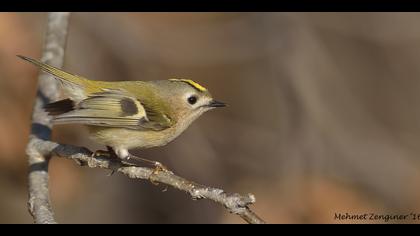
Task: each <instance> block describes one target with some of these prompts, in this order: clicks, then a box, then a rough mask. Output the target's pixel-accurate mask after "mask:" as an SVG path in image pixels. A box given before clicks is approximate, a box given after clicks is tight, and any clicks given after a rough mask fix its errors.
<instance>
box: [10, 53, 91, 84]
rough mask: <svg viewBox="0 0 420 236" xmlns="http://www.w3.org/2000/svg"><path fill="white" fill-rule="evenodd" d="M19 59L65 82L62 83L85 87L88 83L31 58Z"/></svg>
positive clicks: (76, 76) (22, 57)
mask: <svg viewBox="0 0 420 236" xmlns="http://www.w3.org/2000/svg"><path fill="white" fill-rule="evenodd" d="M17 57H19V58H21V59H23V60H25V61H28V62H30V63H32V64H34V65H36V66H38V67H39V68H41V69H42V70H43V71H45V72H47V73H49V74H51V75H53V76H55V77H56V78H58V79H60V80H63V81H62V82H70V83H72V84H77V85H83V84H84V83H85V81H87V79H85V78H83V77H81V76H78V75H73V74H70V73H68V72H65V71H63V70H61V69H58V68H56V67H54V66H50V65H48V64H45V63H43V62H40V61H38V60H35V59H32V58H29V57H25V56H21V55H17Z"/></svg>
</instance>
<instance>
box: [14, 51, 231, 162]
mask: <svg viewBox="0 0 420 236" xmlns="http://www.w3.org/2000/svg"><path fill="white" fill-rule="evenodd" d="M18 57H20V58H22V59H24V60H26V61H29V62H31V63H33V64H34V65H36V66H38V67H40V68H41V69H42V70H43V71H44V72H47V73H49V74H51V75H53V76H54V78H56V79H57V80H58V81H59V82H61V84H62V88H63V90H64V92H65V94H66V95H67V96H68V98H66V99H64V100H60V101H56V102H53V103H50V104H48V105H46V107H45V110H46V111H47V112H48V113H49V114H50V115H52V116H53V123H54V124H71V123H77V124H83V125H86V126H87V127H88V128H89V133H90V137H91V138H92V139H93V140H95V141H96V142H98V143H101V144H104V145H106V146H107V147H108V149H109V151H110V152H111V153H112V155H116V156H118V157H119V158H121V159H129V158H131V157H134V156H132V155H131V154H130V153H129V152H128V150H129V149H132V148H150V147H155V146H163V145H166V144H167V143H169V142H170V141H172V140H173V139H175V138H176V137H177V136H178V135H180V134H181V133H182V132H183V131H184V130H185V129H186V128H187V127H188V126H189V125H190V124H191V123H192V122H193V121H194V120H196V119H197V118H198V117H200V116H201V115H202V114H203V113H204V112H206V111H209V110H211V109H213V108H216V107H224V106H226V105H225V103H223V102H218V101H216V100H214V99H213V98H212V96H211V94H210V93H209V91H208V90H207V89H206V88H204V87H203V86H201V85H199V84H198V83H196V82H194V81H192V80H186V79H169V80H157V81H120V82H106V81H93V80H88V79H86V78H83V77H81V76H78V75H73V74H70V73H67V72H65V71H62V70H60V69H58V68H55V67H53V66H50V65H47V64H45V63H42V62H40V61H37V60H34V59H31V58H28V57H24V56H18ZM111 149H112V150H111ZM140 159H141V158H140ZM157 163H158V162H154V164H157Z"/></svg>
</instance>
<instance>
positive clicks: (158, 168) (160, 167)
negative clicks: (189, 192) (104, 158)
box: [127, 153, 168, 172]
mask: <svg viewBox="0 0 420 236" xmlns="http://www.w3.org/2000/svg"><path fill="white" fill-rule="evenodd" d="M127 159H134V160H137V161H141V162H144V163H147V164H149V165H153V166H154V167H155V170H154V171H153V172H157V171H168V168H167V167H166V166H164V165H163V164H162V163H160V162H158V161H151V160H148V159H145V158H142V157H138V156H134V155H133V154H130V153H128V157H127Z"/></svg>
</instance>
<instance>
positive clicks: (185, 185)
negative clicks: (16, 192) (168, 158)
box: [33, 140, 264, 224]
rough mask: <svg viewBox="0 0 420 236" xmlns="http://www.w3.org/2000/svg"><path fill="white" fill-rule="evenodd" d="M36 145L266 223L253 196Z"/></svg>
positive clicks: (58, 147)
mask: <svg viewBox="0 0 420 236" xmlns="http://www.w3.org/2000/svg"><path fill="white" fill-rule="evenodd" d="M33 145H34V146H35V147H36V148H37V150H39V152H40V153H42V154H44V155H47V154H52V155H56V156H59V157H64V158H68V159H72V160H74V161H76V162H77V163H78V164H79V165H81V166H85V165H87V166H89V167H91V168H103V169H110V170H113V171H116V172H119V173H122V174H124V175H126V176H128V177H129V178H133V179H145V180H150V181H152V182H153V183H163V184H166V185H168V186H171V187H174V188H176V189H178V190H181V191H184V192H187V193H189V194H190V195H191V197H192V198H193V199H209V200H212V201H214V202H216V203H219V204H221V205H223V206H224V207H226V208H227V209H228V210H229V211H230V212H231V213H234V214H237V215H239V216H240V217H242V218H243V219H244V220H245V221H247V222H248V223H254V224H260V223H264V221H263V220H262V219H261V218H259V217H258V216H257V215H256V214H255V213H254V212H252V211H251V210H250V209H249V207H248V206H249V205H250V204H252V203H254V202H255V197H254V196H253V195H252V194H247V195H245V196H243V195H240V194H237V193H233V194H231V193H226V192H225V191H223V190H222V189H218V188H211V187H207V186H203V185H201V184H197V183H194V182H192V181H189V180H186V179H184V178H182V177H179V176H177V175H175V174H173V173H172V172H170V171H166V170H154V169H150V168H146V167H138V166H135V165H133V164H129V163H125V162H121V161H120V160H118V159H116V158H114V159H111V158H106V157H94V156H93V155H92V152H91V151H89V150H88V149H86V148H81V147H75V146H71V145H63V144H58V143H54V142H50V141H45V140H36V141H34V143H33Z"/></svg>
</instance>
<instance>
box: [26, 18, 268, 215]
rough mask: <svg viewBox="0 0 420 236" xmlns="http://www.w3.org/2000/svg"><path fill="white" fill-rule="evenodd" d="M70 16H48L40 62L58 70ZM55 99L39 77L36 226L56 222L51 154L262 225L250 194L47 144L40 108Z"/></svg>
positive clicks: (34, 146) (32, 148) (32, 149)
mask: <svg viewBox="0 0 420 236" xmlns="http://www.w3.org/2000/svg"><path fill="white" fill-rule="evenodd" d="M69 16H70V14H69V13H50V14H49V16H48V30H47V39H46V42H45V49H44V53H43V57H42V60H43V61H44V62H46V63H48V64H51V65H53V66H56V67H61V66H62V63H63V55H64V46H65V41H66V35H67V26H68V19H69ZM57 97H58V90H57V84H56V83H55V81H54V80H53V79H52V78H50V76H49V75H47V74H41V75H40V76H39V81H38V94H37V98H36V101H35V105H34V110H33V115H32V132H31V135H30V138H29V139H30V140H29V143H28V146H27V149H26V152H27V155H28V157H29V164H30V171H29V201H28V207H29V211H30V213H31V214H32V216H33V217H34V221H35V222H36V223H56V222H55V220H54V216H53V211H52V209H51V204H50V200H49V190H48V162H49V159H50V157H51V156H52V155H56V156H59V157H65V158H68V159H72V160H74V161H76V162H77V163H78V164H79V165H87V166H89V167H91V168H104V169H111V170H113V171H117V172H120V173H122V174H124V175H127V176H128V177H129V178H135V179H146V180H150V181H152V182H153V183H163V184H166V185H168V186H172V187H174V188H176V189H178V190H182V191H185V192H187V193H189V194H190V195H191V197H192V198H193V199H209V200H212V201H214V202H216V203H219V204H221V205H223V206H224V207H225V208H227V209H228V210H229V211H230V212H231V213H234V214H237V215H239V216H240V217H242V218H243V219H244V220H245V221H247V222H248V223H264V221H263V220H262V219H261V218H259V217H258V216H257V215H256V214H255V213H254V212H252V211H251V210H250V209H249V207H248V206H249V205H250V204H252V203H254V202H255V197H254V196H253V195H252V194H248V195H245V196H243V195H240V194H237V193H234V194H230V193H226V192H225V191H223V190H222V189H217V188H211V187H207V186H203V185H201V184H197V183H194V182H192V181H189V180H186V179H184V178H182V177H179V176H177V175H175V174H173V173H172V172H170V171H167V170H154V169H150V168H145V167H138V166H135V165H133V164H130V163H125V162H122V161H120V160H118V159H110V158H103V157H95V156H93V155H92V152H91V151H89V150H88V149H85V148H81V147H75V146H71V145H62V144H58V143H54V142H51V141H49V140H50V137H51V126H52V125H51V120H50V117H49V116H47V114H46V113H45V112H44V111H43V110H42V107H43V106H44V105H45V104H47V103H48V102H49V101H52V100H56V98H57Z"/></svg>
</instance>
